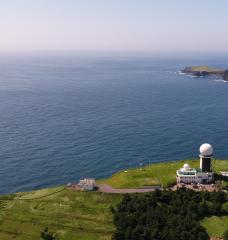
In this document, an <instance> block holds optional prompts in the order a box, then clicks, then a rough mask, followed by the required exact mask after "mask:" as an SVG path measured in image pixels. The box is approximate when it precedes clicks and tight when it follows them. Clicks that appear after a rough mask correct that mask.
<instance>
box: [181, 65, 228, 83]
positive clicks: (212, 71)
mask: <svg viewBox="0 0 228 240" xmlns="http://www.w3.org/2000/svg"><path fill="white" fill-rule="evenodd" d="M181 72H182V73H185V74H189V75H192V76H196V77H208V76H217V77H220V78H222V79H223V80H224V81H225V82H228V69H227V70H222V69H217V68H211V67H208V66H195V67H186V68H185V69H183V70H182V71H181Z"/></svg>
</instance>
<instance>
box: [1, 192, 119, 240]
mask: <svg viewBox="0 0 228 240" xmlns="http://www.w3.org/2000/svg"><path fill="white" fill-rule="evenodd" d="M58 190H61V188H54V189H44V190H40V191H34V192H30V193H25V194H17V196H16V197H15V198H14V200H10V201H2V202H1V203H2V204H1V205H0V206H1V209H0V239H1V240H11V239H17V240H30V239H40V232H41V230H43V229H44V228H45V227H49V229H50V230H51V231H54V232H56V233H57V236H58V239H60V240H68V239H69V240H71V239H84V240H87V239H88V240H90V239H91V240H93V239H94V240H98V239H100V240H106V239H111V234H112V232H113V230H114V226H113V224H112V216H111V212H110V209H109V208H110V205H115V204H117V203H118V202H119V201H120V199H121V196H120V195H111V194H102V193H96V192H76V191H74V190H71V189H66V190H63V191H61V192H59V193H57V194H53V195H50V196H48V197H45V198H42V196H43V195H47V194H52V193H53V192H55V191H58ZM40 197H41V198H40ZM28 198H32V199H33V200H30V201H28V200H21V199H28ZM34 198H35V199H34Z"/></svg>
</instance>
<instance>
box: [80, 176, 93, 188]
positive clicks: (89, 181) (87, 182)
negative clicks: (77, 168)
mask: <svg viewBox="0 0 228 240" xmlns="http://www.w3.org/2000/svg"><path fill="white" fill-rule="evenodd" d="M78 186H79V187H80V189H81V190H85V191H92V190H94V187H95V179H94V178H85V179H82V180H80V181H79V183H78Z"/></svg>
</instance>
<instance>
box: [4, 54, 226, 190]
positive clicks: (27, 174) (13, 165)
mask: <svg viewBox="0 0 228 240" xmlns="http://www.w3.org/2000/svg"><path fill="white" fill-rule="evenodd" d="M191 65H210V66H215V67H222V68H223V67H224V68H228V55H211V56H209V55H206V56H203V55H202V56H198V55H186V56H184V55H175V54H174V55H169V56H165V55H162V56H159V55H149V54H147V55H145V56H144V55H136V54H135V55H134V54H132V55H127V54H125V55H121V54H120V55H112V54H110V55H108V54H107V55H105V54H104V55H99V54H98V55H95V54H94V55H91V56H90V55H80V54H76V53H75V54H71V55H67V54H65V55H64V54H63V55H57V54H56V55H54V54H53V55H41V54H37V55H35V54H34V55H24V56H22V55H19V54H18V55H8V56H6V55H1V56H0V193H10V192H18V191H27V190H31V189H38V188H43V187H49V186H56V185H62V184H67V183H68V182H75V181H77V180H79V179H80V178H84V177H94V178H104V177H108V176H110V175H111V174H113V173H115V172H117V171H119V170H122V169H125V168H129V167H137V166H139V164H140V163H142V164H148V163H153V162H166V161H171V160H181V159H190V158H198V149H199V146H200V145H201V144H202V143H204V142H208V143H211V144H212V145H213V146H214V149H215V157H216V158H224V159H225V158H226V159H228V84H227V83H224V82H223V81H221V80H219V79H216V78H213V77H209V78H194V77H189V76H186V75H181V74H179V73H178V71H179V70H180V69H182V68H184V67H185V66H191Z"/></svg>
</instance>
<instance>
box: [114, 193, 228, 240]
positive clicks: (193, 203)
mask: <svg viewBox="0 0 228 240" xmlns="http://www.w3.org/2000/svg"><path fill="white" fill-rule="evenodd" d="M226 202H227V196H226V195H225V193H223V192H213V193H209V192H195V191H192V190H186V189H179V190H177V191H176V192H171V191H164V192H161V191H156V192H153V193H147V194H134V195H129V194H126V195H125V196H124V197H123V200H122V202H121V203H120V204H119V205H118V206H117V207H116V208H115V209H114V208H113V207H111V210H112V212H113V213H114V224H115V225H116V231H115V233H114V234H113V240H168V239H169V240H177V239H178V240H186V239H188V240H208V239H209V236H208V234H207V232H206V230H205V229H204V228H203V227H202V226H201V225H200V222H199V221H200V220H201V219H202V218H204V217H206V216H210V215H226V214H227V213H228V212H227V209H226V208H225V207H224V206H227V203H226Z"/></svg>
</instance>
